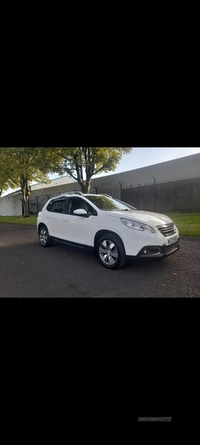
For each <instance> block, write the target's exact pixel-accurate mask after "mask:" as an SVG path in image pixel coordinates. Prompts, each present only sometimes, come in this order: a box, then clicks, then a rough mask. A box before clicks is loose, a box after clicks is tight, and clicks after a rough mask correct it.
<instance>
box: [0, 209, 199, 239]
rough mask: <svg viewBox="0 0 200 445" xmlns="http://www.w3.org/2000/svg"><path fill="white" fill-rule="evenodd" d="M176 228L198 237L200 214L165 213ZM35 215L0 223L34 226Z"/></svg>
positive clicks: (4, 220)
mask: <svg viewBox="0 0 200 445" xmlns="http://www.w3.org/2000/svg"><path fill="white" fill-rule="evenodd" d="M165 214H166V215H167V216H169V217H170V218H171V219H172V221H173V222H174V223H175V224H176V226H177V227H178V230H179V233H180V235H182V236H199V237H200V213H168V212H166V213H165ZM36 221H37V215H34V216H30V217H29V218H23V217H22V216H0V223H1V222H2V223H11V224H29V225H36Z"/></svg>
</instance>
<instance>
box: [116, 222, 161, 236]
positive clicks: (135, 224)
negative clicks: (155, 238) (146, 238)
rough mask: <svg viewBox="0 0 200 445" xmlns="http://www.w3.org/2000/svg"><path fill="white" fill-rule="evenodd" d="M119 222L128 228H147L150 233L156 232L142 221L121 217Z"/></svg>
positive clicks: (141, 229)
mask: <svg viewBox="0 0 200 445" xmlns="http://www.w3.org/2000/svg"><path fill="white" fill-rule="evenodd" d="M121 222H122V223H123V224H125V226H127V227H129V228H130V229H134V230H140V231H144V230H148V231H149V232H151V233H156V230H155V229H153V227H151V226H148V225H147V224H143V223H142V222H139V221H133V220H132V219H127V218H121Z"/></svg>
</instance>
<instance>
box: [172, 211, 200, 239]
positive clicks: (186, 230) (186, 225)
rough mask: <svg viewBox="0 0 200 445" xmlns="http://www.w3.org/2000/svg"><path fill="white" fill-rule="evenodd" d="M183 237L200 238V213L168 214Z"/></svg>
mask: <svg viewBox="0 0 200 445" xmlns="http://www.w3.org/2000/svg"><path fill="white" fill-rule="evenodd" d="M166 215H167V216H169V217H170V218H171V219H172V221H173V222H174V223H175V224H176V226H177V227H178V230H179V233H180V235H182V236H200V213H199V212H198V213H166Z"/></svg>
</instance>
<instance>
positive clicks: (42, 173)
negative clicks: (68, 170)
mask: <svg viewBox="0 0 200 445" xmlns="http://www.w3.org/2000/svg"><path fill="white" fill-rule="evenodd" d="M58 155H59V150H58V151H57V153H56V155H55V154H54V153H53V152H52V150H51V149H46V148H43V147H9V148H7V147H6V148H4V147H0V188H1V189H4V190H5V189H6V188H8V187H11V188H18V187H19V188H20V189H21V192H22V203H23V210H24V212H23V213H24V217H26V216H29V210H28V200H29V196H30V193H31V187H30V182H32V181H44V182H49V179H48V177H47V173H48V172H49V171H50V170H51V169H53V166H54V163H55V162H57V160H58Z"/></svg>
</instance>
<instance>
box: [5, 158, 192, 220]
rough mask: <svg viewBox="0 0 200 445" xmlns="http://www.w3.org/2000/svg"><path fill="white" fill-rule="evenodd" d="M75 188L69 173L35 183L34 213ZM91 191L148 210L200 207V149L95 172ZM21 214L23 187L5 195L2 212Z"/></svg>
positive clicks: (30, 206)
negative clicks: (116, 170)
mask: <svg viewBox="0 0 200 445" xmlns="http://www.w3.org/2000/svg"><path fill="white" fill-rule="evenodd" d="M75 190H80V186H79V184H78V183H77V182H76V181H74V180H73V179H71V178H69V177H68V176H64V177H61V178H57V179H54V180H53V181H51V183H50V184H45V183H39V184H35V185H33V186H32V187H31V196H30V201H29V210H30V213H33V214H36V213H37V212H38V211H39V210H41V209H42V207H43V205H44V204H45V202H46V201H47V200H48V199H49V198H50V197H53V196H56V195H58V194H60V193H64V192H68V191H75ZM90 193H107V194H109V195H111V196H113V197H114V198H118V199H122V200H124V201H126V202H128V203H130V204H132V205H134V206H135V207H137V208H143V209H145V210H154V211H160V212H161V211H162V212H163V211H176V210H177V211H200V153H197V154H194V155H191V156H185V157H183V158H179V159H174V160H171V161H166V162H162V163H159V164H154V165H150V166H147V167H143V168H139V169H133V170H130V171H127V172H122V173H114V174H111V175H106V176H99V177H95V176H94V177H93V178H92V181H91V189H90ZM21 214H22V201H21V192H20V190H18V191H14V192H12V193H10V194H8V195H7V196H4V197H3V198H2V199H1V201H0V215H2V216H4V215H5V216H6V215H7V216H14V215H16V216H18V215H21Z"/></svg>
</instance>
